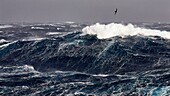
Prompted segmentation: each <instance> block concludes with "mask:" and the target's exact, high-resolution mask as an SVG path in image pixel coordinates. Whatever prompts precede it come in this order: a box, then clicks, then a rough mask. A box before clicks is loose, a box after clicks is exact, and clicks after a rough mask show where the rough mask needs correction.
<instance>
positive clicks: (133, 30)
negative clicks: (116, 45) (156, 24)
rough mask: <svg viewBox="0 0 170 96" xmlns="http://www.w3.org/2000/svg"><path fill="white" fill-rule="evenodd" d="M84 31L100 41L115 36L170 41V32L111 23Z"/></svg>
mask: <svg viewBox="0 0 170 96" xmlns="http://www.w3.org/2000/svg"><path fill="white" fill-rule="evenodd" d="M82 31H83V33H85V34H90V35H97V38H99V39H106V38H111V37H115V36H121V37H126V36H135V35H143V36H160V37H162V38H165V39H170V32H167V31H160V30H152V29H145V28H140V27H136V26H134V25H132V24H128V25H123V24H117V23H110V24H107V25H105V24H100V23H96V24H95V25H91V26H87V27H85V28H83V29H82Z"/></svg>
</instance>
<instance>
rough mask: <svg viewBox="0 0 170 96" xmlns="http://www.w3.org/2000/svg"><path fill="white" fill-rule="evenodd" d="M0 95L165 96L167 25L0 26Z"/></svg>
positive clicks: (169, 89)
mask: <svg viewBox="0 0 170 96" xmlns="http://www.w3.org/2000/svg"><path fill="white" fill-rule="evenodd" d="M0 95H4V96H19V95H26V96H44V95H46V96H56V95H63V96H65V95H66V96H67V95H68V96H74V95H76V96H86V95H89V96H93V95H94V96H98V95H99V96H106V95H113V96H169V95H170V24H162V23H152V24H151V23H132V24H126V23H124V24H120V23H110V24H106V25H105V24H99V23H97V24H95V25H91V26H90V25H86V24H77V23H62V24H60V23H56V24H8V25H7V24H0Z"/></svg>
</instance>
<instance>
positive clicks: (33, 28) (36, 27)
mask: <svg viewBox="0 0 170 96" xmlns="http://www.w3.org/2000/svg"><path fill="white" fill-rule="evenodd" d="M31 29H44V28H43V27H31Z"/></svg>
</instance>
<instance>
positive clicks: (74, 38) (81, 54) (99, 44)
mask: <svg viewBox="0 0 170 96" xmlns="http://www.w3.org/2000/svg"><path fill="white" fill-rule="evenodd" d="M79 34H80V33H79V32H78V33H72V34H68V35H66V36H63V37H56V38H53V39H42V40H27V41H26V40H19V41H15V42H13V43H11V44H9V45H7V46H2V47H1V48H0V64H1V66H16V65H17V66H18V65H31V66H33V67H34V68H35V70H37V71H42V72H45V71H56V70H61V71H78V72H86V73H93V74H113V73H115V74H128V73H133V72H135V73H138V72H139V73H142V72H146V71H148V70H155V69H164V68H170V58H169V57H170V42H169V40H168V39H163V38H160V37H153V38H146V37H139V36H129V37H126V38H121V37H114V38H110V39H105V40H100V39H97V38H96V36H89V35H85V36H80V35H79Z"/></svg>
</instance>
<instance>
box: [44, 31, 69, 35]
mask: <svg viewBox="0 0 170 96" xmlns="http://www.w3.org/2000/svg"><path fill="white" fill-rule="evenodd" d="M63 33H64V32H62V33H61V32H48V33H46V35H61V34H63ZM65 33H66V32H65Z"/></svg>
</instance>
